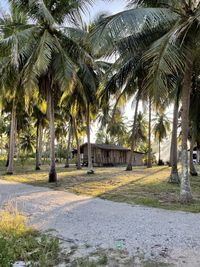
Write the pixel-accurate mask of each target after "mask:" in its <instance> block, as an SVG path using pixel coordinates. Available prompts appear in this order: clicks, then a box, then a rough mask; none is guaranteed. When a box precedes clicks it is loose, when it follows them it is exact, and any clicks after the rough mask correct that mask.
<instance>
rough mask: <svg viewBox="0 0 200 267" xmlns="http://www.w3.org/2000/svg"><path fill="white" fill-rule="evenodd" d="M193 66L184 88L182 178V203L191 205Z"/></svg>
mask: <svg viewBox="0 0 200 267" xmlns="http://www.w3.org/2000/svg"><path fill="white" fill-rule="evenodd" d="M192 72H193V64H192V63H191V62H190V63H188V64H187V66H186V69H185V75H184V80H183V88H182V122H181V126H182V176H181V190H180V201H181V203H189V202H191V201H192V193H191V188H190V180H189V175H188V151H187V150H188V149H187V139H188V130H189V105H190V88H191V81H192Z"/></svg>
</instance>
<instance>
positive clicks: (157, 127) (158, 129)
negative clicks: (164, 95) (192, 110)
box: [153, 114, 170, 165]
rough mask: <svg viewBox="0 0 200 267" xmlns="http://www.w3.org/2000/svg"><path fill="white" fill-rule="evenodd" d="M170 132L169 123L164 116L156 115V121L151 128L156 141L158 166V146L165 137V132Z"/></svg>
mask: <svg viewBox="0 0 200 267" xmlns="http://www.w3.org/2000/svg"><path fill="white" fill-rule="evenodd" d="M169 130H170V122H169V120H168V118H167V117H166V116H165V114H161V115H159V114H157V119H156V122H155V124H154V127H153V131H154V135H155V139H156V140H158V165H161V164H162V161H161V157H160V156H161V153H160V144H161V142H162V140H163V139H164V138H165V137H166V136H167V132H169Z"/></svg>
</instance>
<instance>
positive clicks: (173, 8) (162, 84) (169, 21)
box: [97, 0, 200, 203]
mask: <svg viewBox="0 0 200 267" xmlns="http://www.w3.org/2000/svg"><path fill="white" fill-rule="evenodd" d="M131 2H132V3H133V2H134V3H135V1H131ZM199 12H200V3H199V1H196V0H191V1H187V0H183V1H175V0H172V1H165V2H163V1H161V0H158V1H156V2H155V1H150V0H138V1H137V6H136V8H133V9H130V10H127V11H124V12H121V13H119V14H116V15H114V16H111V17H108V18H106V19H105V20H104V22H103V23H102V24H101V25H100V27H99V28H98V32H97V34H98V37H99V38H98V42H102V39H106V41H104V43H105V42H107V44H109V43H112V44H113V43H115V41H116V40H117V39H119V38H120V36H122V35H123V36H124V34H126V35H132V36H136V37H137V36H138V35H139V36H140V38H138V39H137V38H135V39H134V43H133V46H134V47H136V48H137V46H138V45H139V42H140V43H141V42H142V43H143V42H145V41H146V36H147V32H148V34H149V33H150V34H153V32H154V31H155V29H158V28H159V29H160V31H161V32H162V37H161V38H159V39H158V40H157V41H156V42H154V43H153V44H152V46H151V48H150V49H149V51H148V52H147V53H146V56H145V57H143V61H144V62H145V63H144V64H145V66H146V70H147V78H146V80H145V82H144V83H145V87H146V88H148V90H150V91H151V92H153V95H154V96H156V97H157V99H158V100H161V99H163V96H164V99H166V96H167V95H168V92H169V89H171V88H172V89H173V88H174V87H175V86H174V85H175V84H176V82H177V79H178V78H179V77H180V74H181V75H182V76H183V79H182V80H183V85H182V108H183V111H182V123H181V126H182V176H181V190H180V201H181V202H182V203H187V202H190V201H191V200H192V194H191V189H190V182H189V176H188V155H187V137H188V127H189V119H188V115H189V102H190V87H191V80H192V71H193V66H194V63H195V61H198V56H199V54H198V43H199V34H198V33H199ZM125 28H126V32H124V29H125ZM101 46H102V45H101ZM169 75H171V76H172V77H173V79H172V80H171V83H170V86H169V83H168V81H167V80H168V77H169Z"/></svg>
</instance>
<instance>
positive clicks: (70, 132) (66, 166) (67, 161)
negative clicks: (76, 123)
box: [65, 126, 72, 168]
mask: <svg viewBox="0 0 200 267" xmlns="http://www.w3.org/2000/svg"><path fill="white" fill-rule="evenodd" d="M71 134H72V129H71V126H69V133H68V143H67V153H66V161H65V168H69V153H70V143H71Z"/></svg>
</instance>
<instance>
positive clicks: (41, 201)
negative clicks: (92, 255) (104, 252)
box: [0, 180, 200, 267]
mask: <svg viewBox="0 0 200 267" xmlns="http://www.w3.org/2000/svg"><path fill="white" fill-rule="evenodd" d="M10 202H11V203H12V205H14V206H15V207H17V208H18V209H19V210H20V211H22V212H23V213H25V215H26V216H27V217H28V218H29V222H30V224H31V225H34V226H35V227H36V228H38V229H42V230H46V229H50V228H51V229H55V230H56V231H57V233H58V235H59V236H61V237H62V238H63V239H65V240H67V241H68V242H69V241H70V240H71V241H72V240H73V241H74V242H76V243H77V244H78V245H80V246H83V245H90V246H92V247H93V248H97V247H102V248H119V247H120V249H124V250H127V252H128V253H129V255H136V254H140V255H142V257H144V258H145V259H149V258H156V259H163V261H165V262H166V261H167V262H170V263H173V264H174V265H175V266H181V267H182V266H191V267H196V266H198V267H199V266H200V214H192V213H186V212H177V211H176V212H175V211H166V210H161V209H154V208H147V207H142V206H131V205H128V204H124V203H116V202H112V201H105V200H101V199H98V198H91V197H86V196H77V195H75V194H71V193H68V192H62V191H53V190H51V189H48V188H44V187H35V186H34V187H33V186H31V185H26V184H20V183H11V182H7V181H3V180H0V207H4V206H5V205H7V204H8V203H10Z"/></svg>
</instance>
